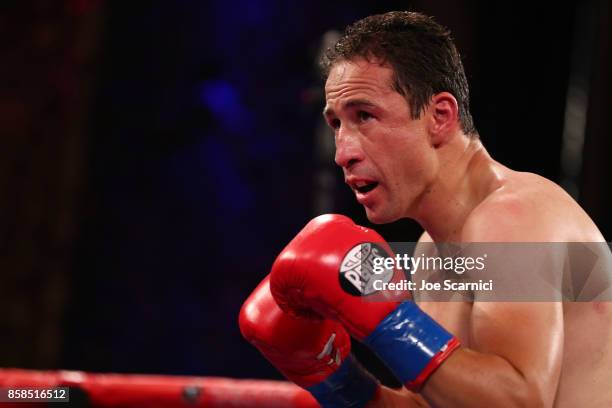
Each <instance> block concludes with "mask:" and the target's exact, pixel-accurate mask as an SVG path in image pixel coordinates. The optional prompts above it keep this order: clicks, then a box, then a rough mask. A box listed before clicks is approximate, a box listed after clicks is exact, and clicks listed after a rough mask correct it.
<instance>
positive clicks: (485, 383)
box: [422, 302, 563, 407]
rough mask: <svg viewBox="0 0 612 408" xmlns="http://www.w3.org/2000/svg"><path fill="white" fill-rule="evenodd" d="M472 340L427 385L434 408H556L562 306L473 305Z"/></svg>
mask: <svg viewBox="0 0 612 408" xmlns="http://www.w3.org/2000/svg"><path fill="white" fill-rule="evenodd" d="M470 335H471V337H472V338H471V339H470V344H469V346H468V347H463V348H461V349H459V350H457V351H456V352H455V353H453V355H451V357H449V358H448V360H447V361H446V362H445V364H443V365H442V366H440V368H438V370H437V371H436V372H435V373H434V374H433V375H432V376H431V377H430V379H429V381H428V382H427V383H426V384H425V387H424V388H423V391H422V394H423V396H424V397H425V399H426V400H427V401H429V402H430V403H431V404H432V405H433V406H442V407H481V406H482V407H492V406H504V407H512V406H529V407H547V406H552V404H553V402H554V397H555V392H556V388H557V384H558V380H559V374H560V368H561V353H562V344H563V320H562V310H561V304H559V303H537V304H536V303H493V302H489V303H481V304H478V303H476V304H474V309H473V313H472V325H471V333H470Z"/></svg>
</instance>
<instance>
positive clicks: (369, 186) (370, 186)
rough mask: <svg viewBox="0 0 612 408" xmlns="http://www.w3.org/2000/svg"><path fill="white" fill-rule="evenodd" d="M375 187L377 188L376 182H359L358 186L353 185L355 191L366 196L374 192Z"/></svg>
mask: <svg viewBox="0 0 612 408" xmlns="http://www.w3.org/2000/svg"><path fill="white" fill-rule="evenodd" d="M376 187H378V182H376V181H373V182H369V183H368V182H360V183H359V184H358V185H355V190H357V191H358V192H360V193H361V194H367V193H369V192H370V191H372V190H374V189H375V188H376Z"/></svg>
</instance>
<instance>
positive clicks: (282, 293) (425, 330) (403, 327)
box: [270, 214, 459, 390]
mask: <svg viewBox="0 0 612 408" xmlns="http://www.w3.org/2000/svg"><path fill="white" fill-rule="evenodd" d="M393 256H394V255H393V252H392V251H391V248H390V247H389V246H388V244H387V243H386V242H385V241H384V239H383V238H382V237H381V236H380V235H378V233H376V232H375V231H373V230H371V229H367V228H364V227H361V226H359V225H356V224H355V223H353V221H352V220H351V219H350V218H348V217H345V216H342V215H335V214H328V215H322V216H319V217H317V218H315V219H313V220H312V221H311V222H309V223H308V224H307V225H306V226H305V227H304V229H302V231H300V232H299V233H298V235H297V236H296V237H295V238H294V239H293V240H292V241H291V242H290V243H289V245H287V247H286V248H285V249H284V250H283V251H282V252H281V254H280V255H279V256H278V258H277V259H276V261H275V262H274V265H273V267H272V272H271V273H270V288H271V291H272V295H273V296H274V298H275V299H276V301H277V302H278V304H279V306H280V307H281V308H282V309H283V310H285V311H287V312H288V313H289V314H292V315H295V316H303V317H308V316H311V317H312V316H323V317H326V318H332V319H335V320H338V321H339V322H340V323H342V325H343V326H344V327H345V328H346V329H347V330H348V332H349V333H350V334H351V335H352V336H354V337H356V338H357V339H358V340H360V341H362V342H363V343H365V344H366V345H368V346H369V347H370V348H371V349H372V350H373V351H374V352H375V353H376V354H378V356H379V357H380V358H381V359H382V360H383V361H384V362H385V363H386V364H387V365H388V366H389V367H390V368H391V370H392V371H393V372H394V373H395V374H396V375H397V377H398V378H399V379H400V380H401V381H402V382H403V383H404V384H405V385H406V386H407V387H408V388H410V389H412V390H418V389H419V388H420V387H421V386H422V384H423V383H424V381H425V380H426V379H427V378H428V377H429V375H431V373H433V371H434V370H435V369H436V368H437V367H438V366H439V365H440V364H441V363H442V361H443V360H444V359H446V358H447V357H448V356H449V355H450V353H451V352H452V351H453V350H455V349H456V348H457V347H458V346H459V342H458V340H457V339H456V338H455V337H454V336H453V335H451V334H450V333H448V332H447V331H446V330H445V329H444V328H442V327H441V326H440V325H439V324H437V323H436V322H435V321H434V320H433V319H431V318H430V317H429V316H428V315H427V314H426V313H424V312H423V311H421V310H420V309H419V308H418V306H417V305H416V304H415V303H413V302H412V301H411V300H408V301H405V302H403V303H402V302H400V301H399V299H400V296H398V294H397V293H391V292H389V291H376V290H375V289H376V288H377V287H378V288H380V287H381V283H385V282H391V281H392V282H398V281H399V280H401V279H403V278H404V275H403V273H402V272H401V271H398V270H383V272H382V273H379V274H377V273H374V268H373V266H374V265H376V261H375V259H376V258H378V257H393ZM378 265H379V266H381V263H378ZM376 283H378V286H377V285H376ZM405 297H409V296H408V293H404V298H405ZM364 299H368V300H371V301H368V302H366V301H365V300H364Z"/></svg>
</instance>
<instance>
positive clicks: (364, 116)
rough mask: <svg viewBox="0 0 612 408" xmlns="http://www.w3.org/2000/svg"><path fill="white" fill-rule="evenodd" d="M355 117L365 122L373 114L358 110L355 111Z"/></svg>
mask: <svg viewBox="0 0 612 408" xmlns="http://www.w3.org/2000/svg"><path fill="white" fill-rule="evenodd" d="M357 117H358V118H359V120H360V121H361V122H367V121H368V120H370V119H372V118H373V117H374V116H372V115H371V114H370V113H369V112H366V111H359V112H357Z"/></svg>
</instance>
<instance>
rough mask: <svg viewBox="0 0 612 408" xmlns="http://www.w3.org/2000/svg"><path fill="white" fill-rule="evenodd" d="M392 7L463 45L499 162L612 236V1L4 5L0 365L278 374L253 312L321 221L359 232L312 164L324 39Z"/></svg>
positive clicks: (401, 228)
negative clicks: (564, 199) (261, 348)
mask: <svg viewBox="0 0 612 408" xmlns="http://www.w3.org/2000/svg"><path fill="white" fill-rule="evenodd" d="M374 3H376V5H374ZM493 3H495V4H493ZM561 3H563V4H561ZM397 9H412V10H415V11H422V12H425V13H427V14H430V15H433V16H435V17H436V19H437V20H438V21H439V22H441V23H442V24H444V25H445V26H447V27H449V28H450V29H451V31H452V32H453V34H454V37H455V39H456V42H457V45H458V47H459V49H460V51H461V53H462V56H463V59H464V64H465V68H466V72H467V75H468V80H469V83H470V86H471V96H472V113H473V116H474V118H475V121H476V125H477V128H478V130H479V132H480V135H481V139H482V140H483V142H484V144H485V146H486V147H487V149H488V150H489V152H490V153H491V155H492V156H493V157H494V158H496V159H497V160H499V161H500V162H502V163H504V164H506V165H508V166H509V167H511V168H513V169H516V170H522V171H530V172H535V173H539V174H541V175H543V176H545V177H548V178H550V179H552V180H554V181H556V182H558V183H562V184H563V185H564V186H567V188H568V189H569V190H570V191H571V192H572V193H573V194H575V195H576V196H577V197H578V200H579V202H580V203H581V205H582V206H583V207H584V208H585V209H586V210H587V212H588V213H589V214H590V215H591V216H592V218H593V219H594V220H595V222H596V223H597V224H598V226H599V227H600V229H601V231H602V232H603V234H604V236H605V237H606V238H607V239H608V240H610V237H611V236H612V215H611V214H610V211H609V208H610V204H611V195H612V194H611V192H612V186H611V184H610V176H612V165H611V163H610V160H609V158H608V155H609V153H610V136H611V133H612V132H611V130H610V113H611V112H610V109H609V106H610V95H611V94H612V92H611V86H610V82H609V73H610V44H609V38H610V30H609V21H610V19H609V14H610V10H609V6H608V5H607V1H604V0H602V1H596V0H593V1H583V2H574V3H572V2H569V3H565V2H550V4H548V3H547V2H541V3H540V2H490V1H412V2H399V1H378V2H371V1H337V2H331V1H319V0H316V1H312V0H310V1H306V0H296V1H291V2H285V1H264V0H238V1H209V2H200V1H185V0H175V1H124V2H120V1H108V2H104V1H86V0H65V1H55V0H54V1H51V0H49V1H42V0H40V1H3V2H2V3H1V5H0V74H1V75H0V83H1V84H2V88H1V90H0V135H1V136H0V151H1V156H0V195H1V198H0V217H1V218H0V234H1V235H0V307H2V310H3V312H2V313H1V315H2V316H1V317H0V366H3V367H24V368H36V369H60V368H63V369H78V370H87V371H96V372H125V373H164V374H187V375H215V376H231V377H260V378H264V377H266V378H280V376H279V375H278V374H277V372H276V370H274V369H273V368H272V367H271V366H270V365H269V364H268V363H267V362H266V361H265V360H264V359H263V357H261V356H260V355H259V353H258V352H257V351H256V350H255V349H254V348H253V347H252V346H250V345H249V344H247V343H246V342H245V341H244V340H243V339H242V338H241V336H240V333H239V330H238V326H237V314H238V311H239V308H240V306H241V304H242V302H243V300H244V299H245V298H246V297H247V296H248V294H249V293H250V292H251V290H252V289H253V288H254V287H255V286H256V284H257V283H258V282H259V281H260V280H261V279H262V278H263V277H264V276H265V275H266V274H267V272H268V269H269V267H270V266H271V264H272V262H273V260H274V258H275V256H276V254H278V252H279V251H280V250H281V249H282V248H283V247H284V245H285V244H286V243H287V242H288V241H289V240H290V239H291V238H292V237H293V236H294V234H295V233H297V231H299V229H300V228H301V227H302V226H303V225H304V224H305V223H306V222H307V221H308V220H309V219H310V218H312V217H313V216H315V215H318V214H320V213H322V212H338V213H343V214H347V215H349V216H351V217H353V218H354V219H355V220H356V221H357V222H359V223H361V224H367V220H366V219H365V216H364V213H363V210H362V209H361V208H360V207H359V206H358V205H357V204H356V203H355V202H354V199H353V198H352V196H351V194H350V192H349V190H348V188H347V187H345V186H343V185H342V183H341V181H342V179H341V172H340V170H337V169H334V168H333V165H332V155H333V153H331V154H330V152H329V151H327V152H325V150H324V149H323V153H321V152H322V150H321V149H320V144H321V140H325V139H321V137H323V138H324V137H325V134H324V133H322V132H321V131H320V129H319V128H320V125H321V114H320V112H321V109H322V107H323V100H322V93H321V86H322V82H321V81H320V79H319V77H318V74H317V71H316V70H315V59H316V56H317V54H318V52H319V47H320V45H321V38H322V36H323V34H324V33H325V32H326V31H328V30H331V29H338V30H341V29H343V27H344V26H345V25H347V24H348V23H351V22H353V21H354V20H356V19H359V18H362V17H365V16H367V15H369V14H373V13H379V12H384V11H389V10H397ZM572 78H573V79H572ZM576 84H578V85H579V86H578V88H576ZM568 95H578V97H577V98H574V99H572V100H574V101H578V102H582V103H583V104H584V105H580V104H578V105H577V106H578V107H580V106H586V107H587V108H585V109H584V110H583V111H584V113H585V114H586V116H584V120H585V121H586V122H584V123H583V124H582V125H581V123H582V122H580V121H579V120H575V115H574V116H572V115H571V113H572V112H574V110H572V109H574V107H575V106H576V105H574V104H572V105H571V106H570V105H568V103H567V101H568ZM568 106H569V107H570V108H572V109H569V110H568ZM568 111H569V112H570V116H569V118H570V119H572V118H574V119H573V120H569V121H566V116H567V115H566V112H568ZM576 123H577V125H576ZM570 125H571V126H574V125H576V126H577V129H578V130H579V131H578V134H583V135H584V137H585V139H584V149H583V150H582V151H579V152H578V153H579V154H578V155H577V157H578V159H579V160H578V161H577V162H576V161H574V162H573V163H574V165H573V170H571V171H570V170H563V169H564V164H563V163H562V161H561V157H562V153H561V151H562V146H563V141H562V140H563V138H562V136H563V135H564V133H565V132H566V130H567V128H568V126H570ZM576 126H574V127H576ZM316 135H318V136H316ZM317 137H318V138H317ZM579 144H580V143H579ZM580 160H581V161H580ZM576 163H577V164H576ZM565 166H566V167H567V164H566V165H565ZM570 167H572V166H571V163H570ZM376 229H377V230H378V231H380V232H381V233H382V234H383V235H384V236H385V237H386V238H387V239H389V240H395V241H412V240H416V239H417V237H418V234H419V232H420V229H419V227H418V226H417V225H416V224H414V223H413V222H411V221H408V220H405V221H401V222H398V223H394V224H391V225H386V226H377V227H376Z"/></svg>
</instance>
